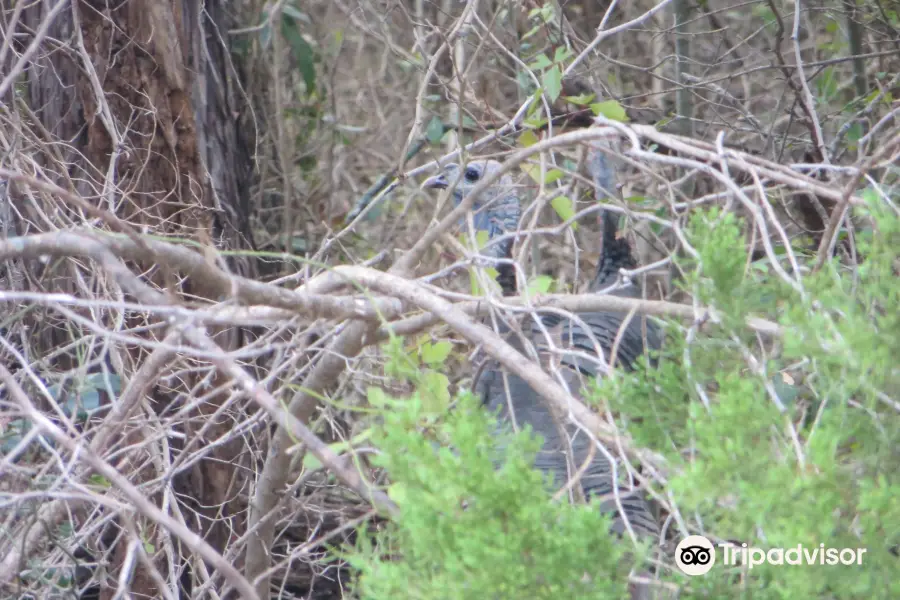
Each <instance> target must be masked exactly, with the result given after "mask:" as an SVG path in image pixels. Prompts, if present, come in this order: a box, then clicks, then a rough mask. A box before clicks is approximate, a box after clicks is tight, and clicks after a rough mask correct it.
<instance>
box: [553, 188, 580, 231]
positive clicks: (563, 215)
mask: <svg viewBox="0 0 900 600" xmlns="http://www.w3.org/2000/svg"><path fill="white" fill-rule="evenodd" d="M550 206H552V207H553V210H555V211H556V214H557V215H559V218H560V219H562V220H563V221H568V220H569V219H571V218H572V217H574V216H575V207H574V206H573V205H572V201H571V200H570V199H569V197H568V196H557V197H556V198H554V199H553V200H551V201H550ZM572 229H575V230H577V229H578V223H572Z"/></svg>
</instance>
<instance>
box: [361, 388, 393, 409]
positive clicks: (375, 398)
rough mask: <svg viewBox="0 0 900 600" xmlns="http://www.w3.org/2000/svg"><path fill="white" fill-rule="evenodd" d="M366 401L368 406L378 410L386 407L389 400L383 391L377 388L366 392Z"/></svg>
mask: <svg viewBox="0 0 900 600" xmlns="http://www.w3.org/2000/svg"><path fill="white" fill-rule="evenodd" d="M366 399H367V400H368V401H369V404H371V405H372V406H375V407H378V408H382V407H385V406H387V405H388V402H389V398H388V397H387V395H386V394H385V393H384V390H383V389H381V388H377V387H370V388H369V389H368V390H366Z"/></svg>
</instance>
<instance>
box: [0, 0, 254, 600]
mask: <svg viewBox="0 0 900 600" xmlns="http://www.w3.org/2000/svg"><path fill="white" fill-rule="evenodd" d="M13 4H15V6H13V7H11V8H7V7H6V6H8V3H4V5H5V6H4V7H3V8H2V9H0V14H2V23H0V26H2V27H3V29H4V31H5V32H15V34H16V37H15V38H14V41H13V49H14V50H15V51H14V52H9V53H3V54H0V80H2V79H3V78H4V77H5V76H4V75H2V74H3V73H12V72H14V71H13V69H14V68H15V67H16V65H19V66H20V67H24V69H23V71H22V75H21V77H20V78H19V79H18V83H19V85H18V87H12V86H9V88H8V91H7V92H6V93H5V94H3V95H2V96H0V106H3V105H4V104H5V105H6V106H8V107H11V110H13V111H14V112H15V114H16V116H17V118H18V119H19V120H20V122H21V123H23V124H25V126H26V127H28V128H29V131H33V132H39V133H38V134H36V137H39V138H41V144H40V145H35V146H33V147H30V148H29V149H28V152H30V155H29V156H28V158H27V160H26V159H22V160H16V159H13V160H11V163H12V166H11V168H12V169H13V170H18V171H20V172H23V173H25V174H26V175H30V176H33V177H34V178H35V179H40V180H44V181H49V182H52V183H55V184H57V185H59V186H60V187H62V188H65V189H68V190H70V191H72V192H74V193H75V194H77V195H79V196H80V197H82V198H83V199H85V200H86V201H87V202H89V203H90V204H92V205H94V206H96V207H98V208H100V209H102V210H106V211H109V212H111V213H114V214H115V215H116V216H117V217H118V218H119V219H122V220H124V221H127V222H128V223H130V224H132V225H133V226H135V227H137V228H138V229H139V230H141V231H144V232H147V233H151V234H154V235H164V236H171V237H179V238H181V239H185V240H192V241H194V242H199V243H200V244H201V245H202V247H204V248H207V249H208V250H207V252H206V255H207V257H208V258H209V259H210V260H217V261H220V264H221V258H220V257H219V256H218V255H217V253H216V252H214V251H212V248H216V249H226V248H227V249H235V248H252V240H251V234H250V230H249V226H248V223H249V218H248V216H249V192H248V188H249V182H250V178H251V176H252V173H253V164H252V160H251V158H250V153H249V150H248V147H249V146H251V144H247V143H245V140H244V135H243V131H242V129H243V128H242V127H241V120H240V115H241V114H242V111H243V108H244V100H243V99H244V97H245V96H244V95H243V94H242V92H241V90H240V89H239V88H238V85H239V84H238V83H237V82H239V81H240V75H239V73H238V72H236V66H235V65H234V64H232V62H231V61H232V56H231V53H230V49H229V48H228V46H227V44H228V42H229V36H228V34H227V31H228V30H229V29H230V28H233V27H235V25H236V24H235V23H232V20H233V16H232V15H233V9H232V8H231V7H230V5H231V4H232V3H230V2H228V1H227V0H206V1H205V2H204V1H195V0H183V1H181V0H124V1H115V0H108V1H97V0H95V1H88V0H81V1H78V0H72V1H71V2H67V1H65V0H63V1H58V0H53V1H50V0H44V1H37V2H32V1H25V0H19V2H18V3H17V4H16V3H13ZM16 18H18V22H17V23H14V24H13V20H14V19H16ZM44 32H45V35H44ZM12 39H13V38H9V37H8V38H7V41H11V40H12ZM31 44H37V45H36V46H35V48H36V52H32V53H28V51H27V50H28V48H29V46H30V45H31ZM4 56H5V59H4V58H3V57H4ZM0 93H2V92H0ZM29 139H30V138H29ZM4 145H5V146H6V148H2V150H3V152H0V154H3V153H4V152H7V153H8V152H14V153H18V152H21V148H20V147H16V146H15V142H14V141H12V142H11V141H10V140H9V139H7V140H6V142H5V143H4ZM22 154H24V153H22ZM17 156H18V154H17ZM3 166H7V165H3ZM10 188H11V189H10V197H11V198H12V208H13V212H14V213H15V214H16V215H17V216H18V217H19V218H18V219H13V222H12V228H13V230H14V231H10V233H9V235H14V234H15V233H18V234H20V235H24V234H29V233H36V232H38V231H48V230H53V229H55V228H60V229H62V228H70V227H73V226H76V227H77V226H84V224H85V223H86V222H87V221H90V222H91V225H92V226H97V227H101V226H103V223H102V221H103V219H99V220H98V219H96V218H95V219H93V220H92V221H91V219H90V216H88V217H85V215H83V214H80V211H79V210H78V209H77V207H75V206H72V205H69V204H65V203H63V202H62V201H57V209H58V212H56V213H53V214H48V213H46V211H43V214H42V211H41V210H39V209H38V207H37V204H36V203H35V202H34V201H30V200H29V199H30V198H32V194H34V193H35V192H34V191H33V190H31V189H28V187H27V186H26V185H15V186H12V185H11V186H10ZM12 188H15V189H12ZM227 268H229V269H230V270H231V271H232V272H237V273H239V274H241V275H249V276H252V275H253V274H254V270H255V266H254V265H253V264H252V263H251V262H250V261H248V260H231V261H229V262H228V263H227ZM136 272H141V271H140V270H138V271H136ZM28 273H29V276H30V277H29V280H30V281H31V282H32V284H33V285H37V286H39V287H40V288H41V289H43V290H45V291H56V292H66V291H72V290H74V289H75V287H76V282H75V280H74V278H73V271H72V269H71V268H70V267H69V266H68V265H66V264H65V263H62V265H61V266H58V265H52V264H51V265H46V266H35V268H34V269H33V270H28ZM145 275H146V277H147V279H148V280H150V281H152V282H153V283H155V284H156V285H158V286H159V287H160V288H163V289H165V290H166V291H167V292H168V293H169V294H170V296H173V297H175V298H178V299H182V300H179V301H184V302H186V301H188V296H187V295H189V296H190V297H191V298H196V297H201V298H208V297H210V293H209V291H208V290H205V289H204V287H203V285H202V282H201V283H199V284H196V283H195V284H193V285H191V286H187V285H184V284H183V283H181V279H180V278H179V277H178V276H177V274H175V273H171V272H169V271H168V270H167V269H161V268H158V267H157V268H156V269H154V270H152V271H150V272H148V273H146V274H145ZM210 299H212V300H217V298H210ZM36 314H37V312H34V313H32V315H31V318H33V320H32V322H31V323H29V324H28V330H29V333H28V336H29V339H30V340H31V350H32V351H37V355H36V356H35V355H34V354H32V355H31V359H32V361H35V360H40V359H41V358H42V357H43V356H44V355H49V353H50V352H52V351H53V350H54V349H56V348H58V347H60V346H64V345H65V344H66V343H69V342H71V339H70V336H71V331H70V330H69V328H67V327H63V326H60V325H59V319H58V317H57V318H56V319H46V318H43V317H44V316H46V315H42V317H41V318H38V317H36V316H35V315H36ZM48 314H49V313H48ZM132 320H133V321H134V322H130V323H129V325H133V326H138V325H146V324H147V322H148V321H149V322H151V323H152V322H153V321H154V318H145V317H140V319H138V318H134V319H132ZM155 320H156V321H157V322H158V321H159V319H155ZM210 333H211V334H214V335H216V341H217V343H218V344H219V345H220V346H222V347H223V348H226V349H233V348H235V347H237V346H238V345H239V344H240V342H241V339H240V336H241V335H242V333H241V332H240V331H236V330H228V331H221V332H215V331H213V332H210ZM148 335H149V336H151V337H152V336H154V335H155V334H152V333H151V334H148ZM69 356H70V353H62V354H61V355H60V356H58V357H55V358H53V359H52V360H50V361H49V365H50V368H52V369H54V370H65V369H71V368H74V367H77V366H78V365H77V363H76V362H74V361H73V360H72V359H71V358H68V359H67V358H66V357H69ZM144 358H146V351H144V350H141V349H140V348H135V347H132V348H131V350H130V352H129V354H128V355H127V356H126V357H125V359H124V361H123V362H122V364H121V365H120V366H119V368H116V369H115V370H116V371H117V373H118V374H119V375H120V376H121V377H122V380H123V381H128V378H129V376H131V375H132V374H133V372H134V371H135V370H136V368H137V365H140V363H141V361H142V360H143V359H144ZM115 362H116V361H113V363H114V364H115ZM201 375H202V373H201V374H194V373H191V372H189V374H188V375H187V376H182V377H180V378H179V380H178V385H175V386H172V385H169V386H168V387H167V388H166V389H162V387H161V386H156V387H154V388H151V390H150V392H149V395H150V400H151V401H150V404H149V405H148V406H151V407H152V408H153V410H154V411H155V412H156V413H157V414H158V415H162V414H163V413H166V412H167V414H171V413H172V412H173V410H174V409H177V408H178V407H179V406H180V405H181V403H183V402H184V401H185V400H186V399H188V400H190V399H192V395H193V394H195V393H196V391H197V390H198V389H200V390H203V392H204V394H206V396H205V400H206V401H205V402H202V403H199V404H198V405H197V406H198V408H196V409H195V410H192V411H190V414H186V415H184V416H183V417H182V419H181V420H180V421H179V422H177V423H175V424H174V425H173V424H171V423H170V424H169V427H171V428H172V429H174V430H176V431H177V432H178V433H179V434H180V435H179V436H176V437H174V438H172V437H171V436H170V437H169V441H168V443H169V444H170V445H169V446H165V445H163V448H168V449H169V451H170V452H169V456H168V457H166V458H165V460H166V461H168V462H167V464H171V462H172V461H175V460H176V459H177V458H179V456H178V450H179V448H178V445H179V444H180V445H185V444H188V443H193V444H194V446H193V452H198V451H199V452H202V453H203V456H202V459H201V460H199V461H198V462H195V463H194V466H193V467H191V468H189V469H187V470H184V471H181V473H180V474H179V475H176V476H175V477H174V478H172V479H171V481H170V482H169V484H168V485H170V486H171V487H170V489H169V492H174V494H170V495H169V496H168V497H169V498H170V499H171V498H178V500H179V502H180V509H181V511H182V512H183V514H184V515H185V522H186V523H187V524H188V525H189V526H191V527H192V528H193V529H194V530H195V531H196V533H198V534H199V535H201V536H203V537H204V538H205V539H206V541H207V542H208V543H210V544H211V545H212V546H213V547H214V548H216V549H217V550H219V551H220V552H221V551H222V550H223V549H224V548H226V546H227V544H228V541H229V539H230V536H233V535H239V534H240V532H242V530H243V517H242V516H240V515H241V514H242V512H243V509H242V508H241V507H239V506H235V505H234V503H235V500H234V498H236V497H237V496H238V494H237V491H238V490H236V489H233V488H234V487H235V486H239V485H240V484H239V483H238V482H240V481H242V479H239V478H237V477H235V471H236V470H237V469H238V467H239V461H240V457H239V451H240V447H239V446H238V445H236V444H234V443H230V444H222V445H218V446H215V447H210V446H211V444H210V443H211V442H212V441H213V440H216V439H218V438H219V437H220V436H222V435H223V434H224V433H225V432H227V431H228V430H229V428H230V427H232V426H233V423H232V422H231V421H226V420H225V419H224V418H223V417H222V416H218V417H217V420H216V421H212V420H211V415H212V414H213V413H214V412H215V411H216V410H217V408H219V407H220V406H221V404H222V402H223V401H225V400H227V399H228V397H229V395H228V393H227V392H228V390H229V387H230V386H229V383H228V382H227V381H225V380H220V376H219V375H218V374H217V372H213V373H212V375H210V376H209V379H208V380H207V381H205V382H204V385H202V386H199V387H197V386H198V384H199V383H200V377H201ZM217 389H218V390H224V391H220V392H218V393H215V394H210V392H209V390H217ZM198 411H199V413H200V414H197V413H198ZM191 422H194V423H198V424H200V425H199V427H198V426H197V425H194V426H191V425H190V423H191ZM200 428H202V430H201V431H198V429H200ZM155 433H156V434H159V432H155ZM167 433H168V432H167ZM198 435H199V436H202V439H200V440H197V439H195V438H196V437H197V436H198ZM145 438H146V434H145V433H144V432H142V431H141V429H140V428H137V429H133V430H131V431H130V432H129V433H127V434H125V433H123V435H122V436H121V439H120V440H119V441H118V442H117V443H118V444H119V447H122V446H127V445H128V444H133V445H134V447H137V448H139V447H141V446H140V444H141V442H148V445H149V440H147V439H145ZM180 458H182V459H183V457H180ZM133 459H134V457H132V461H133ZM151 464H152V463H151V462H150V461H146V465H142V466H140V467H134V469H135V470H134V471H132V472H131V473H130V474H129V477H130V478H131V480H132V482H134V483H136V484H138V483H141V482H144V481H150V480H152V479H154V478H158V477H159V476H160V473H159V472H158V471H155V470H154V469H153V468H152V467H151V466H150V465H151ZM132 465H134V463H133V462H132ZM166 479H167V480H168V478H166ZM152 489H153V492H152V493H153V495H152V498H153V500H154V501H155V502H156V503H157V505H158V506H162V504H161V503H162V500H163V497H164V491H165V485H162V486H160V485H156V486H155V487H154V488H152ZM60 518H65V514H64V515H63V516H62V517H60ZM133 525H134V524H132V526H133ZM136 525H137V527H136V530H137V531H139V532H140V535H141V539H142V540H145V541H146V543H147V545H146V547H145V550H147V549H149V548H153V550H152V551H150V550H148V551H147V553H148V554H149V555H150V557H151V559H152V562H153V564H154V565H155V566H156V568H157V569H158V572H159V573H163V574H166V573H169V572H170V571H169V568H170V567H171V566H172V565H169V564H168V562H167V561H166V560H165V559H164V558H163V557H164V556H165V554H164V553H163V552H161V551H160V549H161V548H162V547H163V544H162V536H161V534H159V532H158V531H157V529H156V528H155V527H153V526H151V525H150V524H149V523H138V524H136ZM120 526H121V529H123V530H124V529H126V528H125V527H124V524H122V523H120ZM108 533H109V532H108ZM113 533H114V532H113ZM107 537H109V536H107ZM126 538H127V536H119V537H118V540H119V541H118V543H117V544H116V545H115V546H114V548H113V549H112V552H111V560H110V563H108V564H107V565H106V568H107V574H106V575H107V578H106V583H107V584H108V586H104V587H103V589H102V591H101V597H102V598H111V597H113V596H114V595H115V594H116V591H117V590H116V587H117V585H118V581H119V573H118V569H119V568H120V567H121V566H122V565H123V563H124V561H125V558H126V555H127V552H128V540H127V539H126ZM176 546H177V545H176ZM32 558H34V557H33V556H24V557H23V559H24V560H29V559H32ZM175 560H176V562H182V563H183V565H193V562H192V561H191V560H190V559H187V558H186V557H177V556H176V558H175ZM183 565H175V568H176V569H181V568H182V566H183ZM171 572H176V571H171ZM178 572H180V571H178ZM157 581H158V580H157ZM171 584H172V582H169V585H171ZM129 590H130V592H132V593H136V594H139V595H141V596H142V597H159V596H160V590H159V589H158V585H157V583H156V582H154V580H153V579H152V578H151V577H150V574H149V571H148V570H147V569H145V568H143V567H142V566H137V567H136V568H135V571H134V573H133V574H132V576H131V577H130V585H129ZM120 591H122V590H120Z"/></svg>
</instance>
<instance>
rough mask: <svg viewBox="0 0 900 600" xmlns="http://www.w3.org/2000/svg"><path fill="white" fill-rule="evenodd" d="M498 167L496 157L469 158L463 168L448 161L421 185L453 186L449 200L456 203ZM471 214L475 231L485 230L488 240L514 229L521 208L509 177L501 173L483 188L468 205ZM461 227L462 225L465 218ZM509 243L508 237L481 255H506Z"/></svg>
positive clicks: (510, 244)
mask: <svg viewBox="0 0 900 600" xmlns="http://www.w3.org/2000/svg"><path fill="white" fill-rule="evenodd" d="M502 166H503V165H501V164H500V163H499V162H497V161H496V160H477V161H472V162H470V163H468V164H467V165H466V166H465V168H463V167H460V166H459V165H458V164H456V163H450V164H448V165H446V166H445V167H444V169H443V170H442V171H441V172H440V173H438V174H437V175H435V176H433V177H429V178H428V179H426V180H425V182H424V183H423V184H422V187H423V188H434V189H442V190H443V189H447V188H453V194H452V197H453V203H454V205H456V206H459V203H460V202H462V201H463V198H465V197H467V196H468V195H469V193H470V192H471V191H472V190H473V189H474V188H475V186H476V185H478V184H479V183H480V182H481V180H482V179H484V178H485V177H487V176H488V175H489V174H491V173H495V172H497V171H499V170H500V169H501V168H502ZM454 184H455V187H454ZM472 213H473V215H472V217H473V221H474V223H475V229H476V231H486V232H487V234H488V239H493V238H494V236H498V235H502V234H504V233H511V232H513V231H515V230H516V229H517V228H518V226H519V218H520V216H521V213H522V207H521V205H520V204H519V196H518V194H517V193H516V188H515V185H514V184H513V180H512V177H510V176H509V175H508V174H505V173H504V174H503V175H502V176H501V177H500V178H499V179H497V180H496V181H495V182H494V183H493V184H492V185H491V186H489V187H488V189H486V190H485V191H483V192H482V193H481V194H480V195H479V197H478V198H477V199H476V200H475V202H474V203H473V204H472ZM462 226H463V227H464V226H465V221H463V223H462ZM512 242H513V240H512V239H509V240H505V241H504V242H501V243H499V244H494V245H492V246H489V247H488V248H486V249H485V250H484V254H485V255H487V256H493V257H495V258H506V257H508V256H509V254H510V251H511V250H512Z"/></svg>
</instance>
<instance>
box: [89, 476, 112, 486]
mask: <svg viewBox="0 0 900 600" xmlns="http://www.w3.org/2000/svg"><path fill="white" fill-rule="evenodd" d="M88 481H90V482H91V484H93V485H96V486H97V487H102V488H111V487H112V484H111V483H110V482H109V479H107V478H106V477H104V476H103V475H100V474H99V473H93V474H92V475H91V476H90V477H88Z"/></svg>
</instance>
